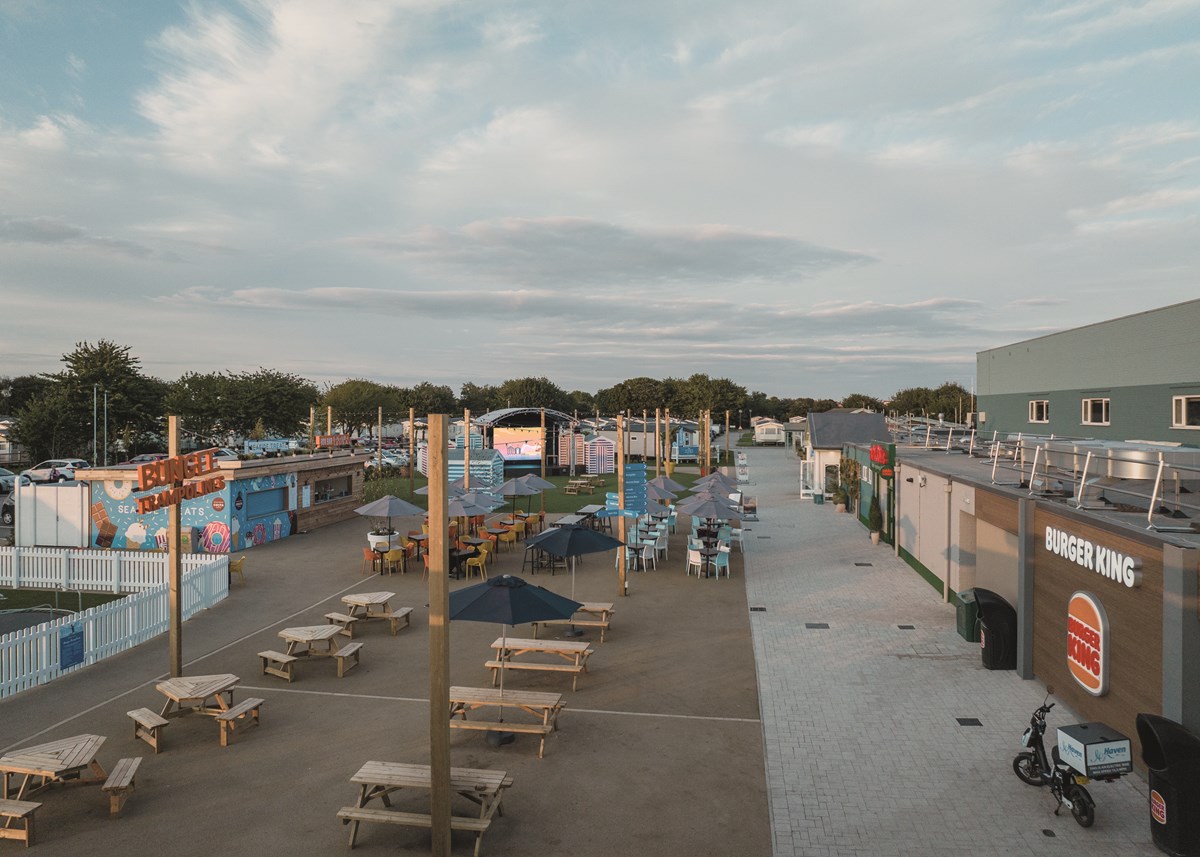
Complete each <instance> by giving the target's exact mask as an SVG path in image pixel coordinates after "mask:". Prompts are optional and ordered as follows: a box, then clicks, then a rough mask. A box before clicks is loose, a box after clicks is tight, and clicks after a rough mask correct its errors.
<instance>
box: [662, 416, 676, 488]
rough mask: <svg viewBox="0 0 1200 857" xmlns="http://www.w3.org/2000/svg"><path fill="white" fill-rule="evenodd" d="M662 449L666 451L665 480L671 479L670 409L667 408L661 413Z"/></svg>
mask: <svg viewBox="0 0 1200 857" xmlns="http://www.w3.org/2000/svg"><path fill="white" fill-rule="evenodd" d="M663 448H664V449H665V450H666V451H667V463H666V467H665V469H666V471H667V478H668V479H670V478H671V471H672V470H674V469H675V464H674V462H673V461H671V409H670V408H667V409H665V411H664V412H663Z"/></svg>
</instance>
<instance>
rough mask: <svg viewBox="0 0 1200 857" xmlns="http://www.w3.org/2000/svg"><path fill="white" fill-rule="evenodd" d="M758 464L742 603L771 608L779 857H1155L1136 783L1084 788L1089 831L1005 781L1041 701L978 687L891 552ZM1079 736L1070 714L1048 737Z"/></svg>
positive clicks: (950, 636)
mask: <svg viewBox="0 0 1200 857" xmlns="http://www.w3.org/2000/svg"><path fill="white" fill-rule="evenodd" d="M748 460H749V464H750V468H749V473H750V476H751V478H752V480H753V482H754V484H753V485H752V486H750V487H748V488H747V489H746V490H747V493H749V494H752V495H757V497H758V499H759V509H760V517H761V518H762V520H761V521H759V522H757V523H751V524H749V525H748V526H750V527H752V528H753V529H752V531H751V532H750V533H747V562H746V566H747V571H746V575H747V597H748V599H749V604H750V605H751V606H765V607H766V608H767V610H766V612H754V613H751V614H750V616H751V623H752V627H753V640H754V648H755V659H756V663H757V666H758V675H759V688H760V698H761V707H762V711H763V734H764V744H765V748H766V764H767V779H768V791H769V795H770V802H771V824H772V836H773V851H774V854H775V855H777V857H784V855H813V856H814V857H816V855H821V856H822V857H825V855H881V854H886V855H910V854H911V855H922V857H931V855H932V857H936V856H937V855H946V857H961V855H963V854H970V855H972V857H980V855H997V856H998V855H1011V854H1034V855H1041V854H1047V855H1050V854H1073V855H1074V854H1080V853H1087V854H1089V855H1111V857H1117V855H1124V857H1128V855H1152V854H1159V853H1160V852H1159V851H1158V850H1157V849H1155V848H1154V846H1153V845H1152V843H1151V841H1150V830H1149V825H1150V822H1149V818H1148V811H1147V808H1146V807H1147V787H1146V784H1145V782H1144V781H1143V780H1142V779H1140V778H1139V777H1138V776H1136V775H1134V776H1127V777H1124V778H1122V779H1121V780H1120V781H1118V782H1117V783H1112V784H1105V783H1094V784H1093V785H1091V786H1090V790H1091V793H1092V796H1093V797H1094V798H1095V801H1096V822H1095V825H1094V826H1093V827H1092V828H1090V829H1083V828H1081V827H1079V826H1078V825H1077V824H1076V822H1075V821H1074V819H1073V818H1072V817H1071V816H1070V814H1069V812H1067V811H1066V810H1064V811H1063V814H1061V815H1059V816H1057V817H1055V816H1054V815H1053V809H1054V806H1053V804H1054V802H1053V800H1052V799H1051V797H1050V794H1049V790H1048V789H1038V788H1035V787H1031V786H1027V785H1025V784H1024V783H1022V782H1020V781H1019V780H1018V779H1017V778H1016V776H1015V775H1014V774H1013V772H1012V768H1011V761H1012V757H1013V756H1014V755H1015V754H1016V753H1017V752H1019V751H1020V749H1021V748H1020V746H1019V742H1020V736H1021V733H1022V731H1023V730H1024V728H1025V726H1026V725H1027V724H1028V721H1029V716H1030V714H1031V712H1032V711H1033V709H1034V708H1036V707H1037V706H1038V705H1039V704H1040V703H1041V701H1042V699H1043V696H1044V693H1045V689H1044V687H1043V686H1042V685H1041V683H1040V682H1036V681H1022V680H1021V679H1019V678H1017V676H1016V675H1015V673H1013V672H1000V671H989V670H986V669H984V668H983V666H982V663H981V659H980V654H979V647H978V644H974V643H968V642H967V641H965V640H963V639H962V638H960V637H959V636H958V635H957V633H956V632H955V611H954V608H953V607H952V606H951V605H949V604H944V603H942V601H941V597H940V593H939V592H937V591H935V590H934V589H932V588H931V587H930V586H929V585H928V584H927V583H926V582H925V581H924V580H922V579H921V578H920V577H919V576H918V575H917V574H916V573H915V572H914V571H912V569H910V568H909V567H908V566H907V565H906V564H905V563H904V562H903V561H902V560H900V559H899V557H897V556H896V555H895V553H894V551H893V549H892V548H890V547H888V546H886V545H879V546H874V545H872V544H871V543H870V541H869V539H868V537H867V533H866V531H865V530H864V529H863V528H862V527H861V526H860V525H859V524H858V523H857V522H856V521H855V520H854V518H853V516H851V515H846V514H837V513H836V512H834V511H833V507H832V506H831V505H823V506H817V505H814V504H813V503H811V502H810V501H808V500H801V499H800V496H799V484H798V475H799V474H798V465H797V464H796V459H795V456H794V454H792V453H790V452H787V451H784V450H767V449H754V450H750V451H749V452H748ZM855 563H870V566H856V565H855ZM807 623H828V625H829V628H828V629H827V630H818V629H810V628H806V624H807ZM907 624H911V625H915V626H916V627H915V629H914V630H901V629H900V628H898V627H897V626H898V625H907ZM956 717H977V718H979V720H980V721H982V726H977V727H968V726H960V725H958V723H957V722H956V719H955V718H956ZM1079 720H1080V718H1079V717H1078V716H1077V715H1075V714H1073V713H1072V712H1071V711H1069V710H1068V709H1066V708H1065V707H1064V706H1062V705H1061V704H1060V705H1059V706H1058V707H1056V708H1055V709H1054V711H1053V712H1052V713H1051V717H1050V726H1051V730H1053V729H1054V728H1055V727H1057V726H1060V725H1067V724H1069V723H1073V722H1078V721H1079ZM1047 737H1048V738H1049V739H1050V743H1053V738H1054V736H1053V732H1052V731H1051V734H1050V735H1048V736H1047ZM1044 831H1048V832H1050V833H1053V834H1054V835H1053V837H1051V836H1048V835H1046V833H1045V832H1044Z"/></svg>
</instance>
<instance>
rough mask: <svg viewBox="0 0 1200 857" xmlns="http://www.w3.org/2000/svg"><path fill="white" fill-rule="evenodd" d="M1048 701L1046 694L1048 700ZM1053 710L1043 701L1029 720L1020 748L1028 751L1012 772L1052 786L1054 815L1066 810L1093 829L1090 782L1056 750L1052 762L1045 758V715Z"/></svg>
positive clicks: (1036, 783)
mask: <svg viewBox="0 0 1200 857" xmlns="http://www.w3.org/2000/svg"><path fill="white" fill-rule="evenodd" d="M1049 698H1050V694H1049V693H1047V694H1046V699H1047V700H1048V699H1049ZM1053 707H1054V703H1053V702H1051V703H1050V704H1049V705H1047V704H1046V703H1045V701H1043V702H1042V704H1041V706H1039V707H1038V709H1037V710H1036V711H1034V712H1033V716H1032V717H1030V718H1029V728H1028V729H1026V730H1025V734H1024V735H1022V736H1021V744H1022V745H1024V746H1025V747H1028V748H1029V749H1028V750H1027V751H1026V752H1023V753H1018V754H1017V756H1016V758H1015V759H1013V763H1012V766H1013V771H1014V772H1015V773H1016V775H1017V776H1018V777H1020V778H1021V781H1022V782H1025V783H1028V784H1029V785H1031V786H1047V785H1048V786H1050V793H1051V794H1052V795H1054V800H1055V802H1056V806H1055V807H1054V814H1055V815H1058V813H1059V810H1061V809H1062V808H1063V807H1064V806H1066V807H1069V808H1070V809H1071V815H1073V816H1074V817H1075V820H1076V821H1078V822H1079V825H1080V826H1081V827H1091V826H1092V822H1094V821H1095V820H1096V804H1095V802H1094V801H1093V800H1092V796H1091V795H1090V794H1088V790H1087V789H1085V788H1084V787H1083V784H1084V783H1087V782H1089V780H1088V778H1087V777H1085V776H1084V775H1083V774H1080V773H1078V772H1077V771H1075V770H1074V769H1073V768H1072V767H1071V766H1070V765H1068V764H1066V763H1065V762H1063V761H1062V760H1061V759H1060V758H1059V755H1058V747H1057V746H1055V747H1054V748H1053V749H1052V751H1051V758H1050V759H1047V758H1046V741H1045V735H1046V715H1047V714H1048V713H1049V712H1050V709H1051V708H1053Z"/></svg>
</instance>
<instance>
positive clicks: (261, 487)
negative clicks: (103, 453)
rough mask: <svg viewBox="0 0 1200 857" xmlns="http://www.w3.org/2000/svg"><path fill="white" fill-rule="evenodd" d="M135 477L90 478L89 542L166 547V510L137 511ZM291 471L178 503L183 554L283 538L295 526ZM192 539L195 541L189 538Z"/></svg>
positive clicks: (117, 546) (139, 547)
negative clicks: (95, 479)
mask: <svg viewBox="0 0 1200 857" xmlns="http://www.w3.org/2000/svg"><path fill="white" fill-rule="evenodd" d="M136 487H137V483H136V482H135V481H134V480H112V481H107V482H93V483H92V494H91V500H92V502H91V519H92V520H91V543H92V545H93V546H95V547H99V548H113V549H115V550H165V549H166V546H167V510H166V509H156V510H155V511H153V512H149V513H147V514H139V513H138V506H137V500H138V497H143V496H146V495H147V494H150V493H153V492H149V491H137V490H135V489H136ZM295 509H296V474H294V473H281V474H276V475H273V476H256V477H253V478H251V479H239V480H237V481H233V482H229V483H227V484H226V486H225V487H224V488H223V489H222V490H221V491H218V492H216V493H214V494H207V495H205V496H203V497H194V498H192V499H191V500H184V501H183V503H181V504H180V512H179V522H180V526H181V527H182V530H183V532H182V539H183V550H184V551H185V552H189V553H190V552H198V551H203V552H204V553H229V552H230V551H236V550H244V549H246V548H251V547H254V546H256V545H263V544H266V543H267V542H272V541H275V540H276V539H282V538H286V537H287V536H289V535H291V534H292V532H293V531H294V529H295V520H296V512H295ZM193 540H194V541H193Z"/></svg>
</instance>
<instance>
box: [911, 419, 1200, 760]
mask: <svg viewBox="0 0 1200 857" xmlns="http://www.w3.org/2000/svg"><path fill="white" fill-rule="evenodd" d="M1037 442H1038V441H1037V440H1036V439H1027V440H1026V441H1024V443H1026V444H1029V443H1037ZM1011 460H1012V462H1014V464H1013V465H1012V466H1011V467H997V466H996V464H997V461H996V460H989V459H988V458H987V457H986V453H984V454H976V455H971V454H968V455H952V454H946V453H945V452H936V453H935V452H932V451H927V450H914V449H906V448H903V447H900V448H899V449H898V465H897V472H896V512H895V514H896V520H895V533H896V545H895V550H896V552H897V553H898V554H899V555H900V556H901V557H902V558H903V559H905V560H906V561H907V562H908V563H909V565H910V566H912V567H913V568H914V570H916V571H917V572H918V573H919V574H920V575H921V576H922V577H924V578H925V579H926V580H927V581H928V582H929V583H930V584H931V585H932V586H933V587H935V588H936V590H937V591H938V593H939V594H940V595H941V596H942V597H944V598H945V599H946V600H948V601H951V602H956V601H957V598H956V596H957V593H959V592H962V591H964V590H967V589H971V588H973V587H981V588H984V589H990V590H992V591H994V592H996V593H998V594H999V595H1001V596H1002V597H1003V598H1004V599H1005V600H1007V601H1008V602H1009V603H1010V604H1011V605H1012V606H1013V607H1014V608H1015V609H1016V614H1017V627H1016V639H1015V646H1016V669H1017V672H1018V674H1019V675H1020V676H1021V677H1022V678H1027V679H1033V678H1036V679H1038V680H1040V681H1042V682H1043V683H1045V684H1046V685H1048V686H1052V687H1053V688H1054V692H1055V696H1056V697H1058V698H1059V699H1060V700H1062V701H1063V702H1065V703H1066V704H1067V705H1068V706H1069V707H1070V708H1072V709H1073V710H1074V711H1075V712H1076V714H1078V715H1079V716H1080V717H1081V718H1082V719H1084V720H1087V721H1101V722H1104V723H1107V724H1109V725H1110V726H1112V727H1114V728H1116V729H1118V730H1120V731H1121V732H1123V733H1125V734H1126V735H1128V736H1131V737H1133V740H1134V742H1135V745H1136V742H1137V738H1136V735H1137V729H1136V725H1135V718H1136V715H1137V714H1138V713H1140V712H1149V713H1154V714H1159V715H1162V716H1163V717H1167V718H1169V719H1171V720H1175V721H1177V722H1179V723H1182V724H1183V725H1184V726H1186V727H1187V728H1188V729H1190V730H1192V731H1193V732H1194V733H1196V734H1198V735H1200V587H1198V582H1200V530H1198V529H1196V528H1194V527H1192V526H1191V524H1190V523H1189V522H1190V521H1192V520H1200V514H1198V515H1195V516H1193V509H1192V508H1191V507H1189V506H1188V505H1187V502H1186V498H1187V497H1188V496H1196V494H1197V493H1200V491H1197V488H1196V487H1192V488H1190V489H1188V490H1183V491H1178V492H1177V493H1176V494H1175V495H1174V496H1175V498H1176V499H1178V498H1181V497H1182V498H1185V499H1184V500H1183V501H1181V502H1180V503H1179V504H1174V503H1172V505H1173V506H1174V512H1175V514H1174V516H1171V517H1168V516H1166V515H1163V514H1161V513H1160V512H1161V510H1160V509H1157V508H1156V510H1155V513H1154V514H1149V512H1148V509H1149V508H1151V503H1155V504H1157V503H1158V502H1159V501H1161V500H1162V494H1161V493H1160V494H1158V496H1157V497H1153V496H1152V491H1151V488H1150V486H1149V485H1132V484H1123V483H1121V482H1120V481H1118V480H1108V481H1107V483H1106V486H1107V489H1106V490H1107V492H1108V494H1109V496H1110V499H1109V500H1108V501H1107V503H1096V504H1094V505H1097V506H1099V507H1101V508H1090V506H1091V505H1093V504H1092V503H1089V502H1084V503H1079V502H1078V496H1079V493H1078V487H1077V485H1075V486H1072V485H1071V484H1069V483H1070V478H1069V475H1068V474H1066V473H1057V474H1049V473H1048V472H1047V471H1042V474H1041V476H1039V475H1038V474H1037V472H1036V471H1031V469H1030V467H1029V464H1028V460H1026V463H1025V465H1024V478H1020V476H1019V474H1017V473H1016V472H1015V470H1016V464H1015V463H1016V462H1018V461H1020V456H1019V455H1014V456H1012V458H1011ZM1176 475H1177V476H1179V477H1180V478H1179V480H1178V485H1179V486H1180V487H1183V488H1187V487H1188V486H1189V485H1193V486H1195V481H1196V480H1197V478H1200V472H1197V473H1191V472H1190V471H1188V470H1186V469H1183V470H1180V471H1179V472H1178V473H1177V474H1176ZM1050 476H1053V477H1054V478H1050ZM1031 485H1032V486H1033V490H1032V491H1031V489H1030V486H1031ZM1143 493H1144V495H1145V497H1144V500H1143V501H1142V503H1141V505H1142V506H1143V508H1142V509H1141V510H1140V511H1139V510H1138V508H1137V506H1138V500H1137V497H1138V496H1139V495H1141V494H1143ZM1192 502H1195V501H1192ZM1081 506H1082V508H1081ZM1195 511H1197V512H1200V509H1197V510H1195ZM1134 755H1135V758H1136V759H1138V760H1139V764H1140V748H1138V747H1136V746H1135V754H1134Z"/></svg>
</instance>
